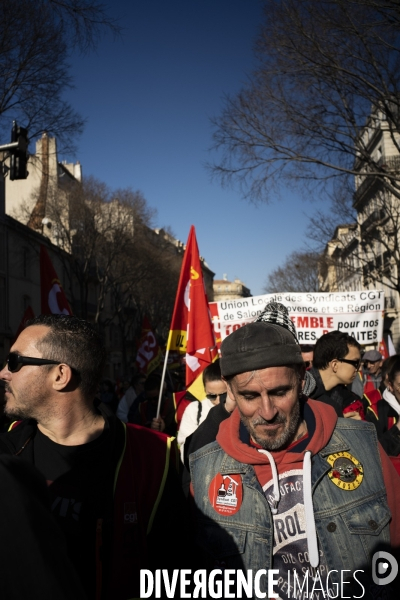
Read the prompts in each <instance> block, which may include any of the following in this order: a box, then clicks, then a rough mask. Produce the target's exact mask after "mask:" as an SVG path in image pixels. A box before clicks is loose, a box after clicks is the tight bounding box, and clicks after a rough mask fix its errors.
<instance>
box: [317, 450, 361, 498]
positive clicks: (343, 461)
mask: <svg viewBox="0 0 400 600" xmlns="http://www.w3.org/2000/svg"><path fill="white" fill-rule="evenodd" d="M326 460H327V461H328V463H329V464H330V466H331V467H332V468H331V470H330V471H329V473H328V477H329V479H330V480H331V481H332V483H334V484H335V485H336V486H337V487H338V488H340V489H341V490H345V491H349V490H350V491H352V490H356V489H357V488H358V486H359V485H361V483H362V480H363V478H364V469H363V466H362V464H361V463H360V461H359V460H358V459H357V458H355V457H354V456H353V455H352V454H350V453H349V452H336V453H335V454H330V455H329V456H328V458H327V459H326Z"/></svg>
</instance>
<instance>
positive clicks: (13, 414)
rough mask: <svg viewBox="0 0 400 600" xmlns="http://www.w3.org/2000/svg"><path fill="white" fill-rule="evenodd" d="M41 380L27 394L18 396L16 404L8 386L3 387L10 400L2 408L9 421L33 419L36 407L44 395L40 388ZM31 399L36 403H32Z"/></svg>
mask: <svg viewBox="0 0 400 600" xmlns="http://www.w3.org/2000/svg"><path fill="white" fill-rule="evenodd" d="M41 381H43V380H42V379H41V380H39V381H37V382H36V385H35V386H33V387H31V388H30V390H29V394H28V395H27V396H26V395H25V394H22V395H21V394H19V399H18V402H16V400H15V396H14V394H13V392H12V391H11V389H10V386H9V385H8V384H6V385H5V391H6V392H8V393H9V394H10V395H11V397H12V400H11V401H9V400H7V401H6V404H5V406H4V414H5V415H6V416H7V417H9V418H10V419H35V418H36V411H37V406H39V405H40V403H41V402H42V400H43V398H44V395H43V393H42V387H41ZM33 399H34V400H35V401H36V402H33ZM35 409H36V410H35Z"/></svg>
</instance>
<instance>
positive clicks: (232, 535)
mask: <svg viewBox="0 0 400 600" xmlns="http://www.w3.org/2000/svg"><path fill="white" fill-rule="evenodd" d="M343 451H344V452H349V453H350V454H351V455H353V456H354V457H356V458H357V459H358V460H359V461H360V463H361V464H362V467H363V473H364V474H363V480H362V482H361V484H360V485H359V487H357V489H352V490H343V489H341V488H340V487H338V486H337V485H335V484H334V483H333V482H332V481H331V480H330V478H329V477H328V473H329V472H330V471H331V465H330V464H329V463H328V461H327V458H328V456H330V455H333V454H335V453H337V452H343ZM190 466H191V474H192V483H193V488H194V500H195V505H196V513H197V526H198V527H197V543H198V545H199V546H200V547H201V548H202V550H203V551H204V552H205V555H206V557H207V564H208V566H212V567H213V568H218V567H220V568H221V566H222V567H223V568H232V569H242V570H247V569H253V572H254V571H257V570H259V569H267V570H268V569H272V568H273V533H274V527H273V520H272V515H271V511H270V507H269V504H268V502H267V499H266V498H265V495H264V493H263V490H262V488H261V486H260V483H259V481H258V479H257V477H256V473H255V470H254V468H253V466H252V465H249V464H244V463H240V462H238V461H236V460H234V459H233V458H231V457H230V456H228V455H227V454H226V453H225V452H224V450H222V448H221V447H220V445H219V444H218V443H217V442H213V443H212V444H208V445H207V446H205V447H204V448H202V449H201V450H198V451H197V452H195V453H194V454H192V455H191V456H190ZM217 473H221V474H222V475H226V474H231V475H233V474H240V476H241V478H242V484H243V499H242V504H241V506H240V509H239V510H238V512H236V513H235V514H230V515H229V516H224V515H223V514H219V513H218V512H216V511H215V510H214V508H213V506H212V505H211V502H210V499H209V495H208V490H209V486H210V483H211V481H212V480H213V478H214V477H215V475H216V474H217ZM311 474H312V477H311V481H312V491H313V508H314V518H315V524H316V529H317V535H318V541H319V547H320V549H322V550H323V552H324V554H325V559H326V562H327V567H328V570H329V571H333V570H336V571H338V573H336V572H332V573H331V575H330V578H331V581H332V582H333V583H337V584H339V585H340V571H341V570H347V572H346V574H345V575H347V576H348V577H347V579H350V577H351V576H352V573H353V572H354V571H356V570H357V569H362V570H363V571H364V580H365V581H366V582H367V585H368V581H369V579H370V572H371V563H372V555H373V554H374V552H375V551H377V549H381V548H386V549H388V548H389V542H390V536H389V521H390V519H391V514H390V511H389V507H388V504H387V499H386V490H385V484H384V480H383V473H382V466H381V462H380V456H379V450H378V445H377V437H376V433H375V429H374V427H373V425H371V424H369V423H364V422H360V421H357V422H355V421H353V420H352V419H338V422H337V425H336V427H335V429H334V432H333V434H332V437H331V439H330V441H329V443H328V444H327V445H326V446H325V447H324V448H322V450H320V452H319V453H318V454H316V455H315V456H313V457H312V470H311ZM348 571H351V573H349V572H348ZM361 578H362V575H361ZM344 579H345V580H346V576H345V577H344ZM262 581H264V584H265V588H264V591H267V583H266V579H265V578H264V579H263V580H262ZM353 583H354V582H353ZM339 589H340V588H339ZM346 590H347V593H345V595H348V596H350V592H349V588H348V587H347V588H346ZM361 591H362V590H361V588H360V586H359V585H358V584H357V588H356V591H355V594H356V595H357V596H360V595H361ZM350 597H352V596H350Z"/></svg>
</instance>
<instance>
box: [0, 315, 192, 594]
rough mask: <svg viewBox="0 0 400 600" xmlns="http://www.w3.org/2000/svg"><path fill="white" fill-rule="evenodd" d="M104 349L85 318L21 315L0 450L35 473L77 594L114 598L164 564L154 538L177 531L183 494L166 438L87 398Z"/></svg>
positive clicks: (7, 372)
mask: <svg viewBox="0 0 400 600" xmlns="http://www.w3.org/2000/svg"><path fill="white" fill-rule="evenodd" d="M105 358H106V357H105V350H104V347H103V343H102V340H101V337H100V335H99V334H98V333H97V331H96V330H95V329H94V328H93V327H92V326H91V325H90V324H89V323H87V322H86V321H83V320H81V319H78V318H76V317H71V316H68V315H42V316H40V317H37V318H36V319H34V320H32V321H31V322H30V323H28V326H27V327H26V328H25V329H24V330H23V331H22V332H21V334H20V335H19V337H18V339H17V340H16V342H15V343H14V345H13V346H12V348H11V352H10V353H9V355H8V358H7V361H6V364H5V366H4V368H3V369H2V370H1V371H0V379H1V380H2V381H4V383H5V401H6V405H5V413H6V414H7V415H8V416H9V417H10V418H11V419H18V421H19V422H18V423H17V424H16V426H14V427H13V428H12V429H11V430H10V431H9V432H8V433H5V434H2V435H0V454H11V455H14V456H18V457H19V458H20V459H21V460H25V461H27V462H29V463H30V464H32V465H34V466H35V467H36V468H37V469H38V470H39V471H40V472H41V473H42V475H44V477H45V479H46V480H47V483H48V490H49V494H50V503H51V509H52V513H53V516H54V517H55V519H56V521H57V523H58V524H59V526H60V527H61V529H62V531H63V532H64V535H65V538H66V541H67V547H68V555H69V557H70V559H71V561H72V563H73V565H74V567H75V569H76V571H77V574H78V576H79V578H80V580H81V583H82V585H83V588H84V590H85V593H86V596H87V598H88V599H94V598H100V597H101V598H102V599H104V600H111V599H112V600H120V599H121V600H122V599H126V598H132V597H139V572H140V568H154V565H156V566H157V567H162V568H164V567H165V566H166V567H167V568H168V566H169V565H168V564H167V562H168V557H167V558H166V557H165V552H164V545H163V544H164V540H166V539H168V537H170V536H172V535H174V536H176V535H178V533H177V525H178V518H176V517H175V515H179V523H180V524H182V519H183V518H184V517H183V514H182V508H183V499H182V504H181V505H179V501H180V499H179V497H177V496H176V495H175V490H174V485H175V483H174V481H173V478H174V467H173V462H174V461H172V460H171V461H170V457H171V458H172V455H171V452H170V450H171V440H170V438H168V436H166V435H165V434H162V433H158V432H153V431H150V430H148V429H145V428H142V427H136V426H134V425H129V426H125V424H123V423H122V422H121V421H120V420H119V419H117V417H115V416H114V415H112V414H110V413H109V412H107V409H106V408H104V409H102V408H101V405H100V406H97V404H96V403H95V401H94V400H95V396H96V393H97V391H98V389H99V384H100V381H101V379H102V377H103V374H104V366H105ZM169 465H171V466H172V469H169ZM171 477H172V479H171ZM176 489H177V490H178V487H176ZM175 519H176V520H175ZM38 534H39V535H40V533H38ZM166 561H167V562H166Z"/></svg>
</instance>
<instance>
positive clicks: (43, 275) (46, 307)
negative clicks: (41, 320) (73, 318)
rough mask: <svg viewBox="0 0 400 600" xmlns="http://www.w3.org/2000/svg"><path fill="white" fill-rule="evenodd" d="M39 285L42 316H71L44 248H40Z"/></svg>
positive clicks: (65, 298)
mask: <svg viewBox="0 0 400 600" xmlns="http://www.w3.org/2000/svg"><path fill="white" fill-rule="evenodd" d="M40 285H41V296H42V314H43V315H51V314H56V315H59V314H62V315H72V310H71V308H70V306H69V304H68V300H67V297H66V295H65V292H64V290H63V289H62V287H61V283H60V280H59V279H58V277H57V273H56V272H55V269H54V267H53V263H52V262H51V260H50V257H49V255H48V254H47V250H46V248H45V247H44V246H40Z"/></svg>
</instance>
